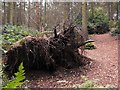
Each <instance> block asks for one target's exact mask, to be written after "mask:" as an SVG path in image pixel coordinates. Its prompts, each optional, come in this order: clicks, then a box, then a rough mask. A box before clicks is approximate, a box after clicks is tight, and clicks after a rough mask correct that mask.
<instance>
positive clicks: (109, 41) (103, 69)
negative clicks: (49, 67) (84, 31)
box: [27, 34, 118, 88]
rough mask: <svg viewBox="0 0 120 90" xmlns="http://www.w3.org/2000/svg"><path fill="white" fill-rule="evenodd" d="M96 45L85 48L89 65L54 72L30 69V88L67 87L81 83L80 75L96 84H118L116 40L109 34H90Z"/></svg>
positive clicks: (28, 77)
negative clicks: (92, 48) (92, 47)
mask: <svg viewBox="0 0 120 90" xmlns="http://www.w3.org/2000/svg"><path fill="white" fill-rule="evenodd" d="M90 38H91V39H92V40H94V41H95V42H94V44H95V46H96V47H97V48H96V49H94V50H86V53H85V56H87V57H88V60H90V61H91V63H90V64H89V65H86V66H84V67H79V68H73V69H64V68H61V67H60V68H59V69H58V70H57V71H56V72H55V73H54V74H48V73H45V72H42V71H31V72H30V73H29V74H28V76H27V79H28V80H29V81H30V83H29V85H28V87H30V88H67V87H69V88H70V87H73V85H75V84H81V83H82V80H81V75H82V76H86V77H87V78H88V79H89V80H93V81H95V82H96V84H97V85H98V86H106V85H108V84H109V85H114V86H116V87H117V85H118V40H117V37H115V36H114V37H113V36H111V35H110V34H102V35H92V36H90Z"/></svg>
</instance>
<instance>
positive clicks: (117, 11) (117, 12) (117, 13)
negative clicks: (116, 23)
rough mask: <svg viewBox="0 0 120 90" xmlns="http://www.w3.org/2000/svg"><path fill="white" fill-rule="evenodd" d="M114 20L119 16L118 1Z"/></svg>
mask: <svg viewBox="0 0 120 90" xmlns="http://www.w3.org/2000/svg"><path fill="white" fill-rule="evenodd" d="M116 15H117V16H116V20H118V18H119V2H116Z"/></svg>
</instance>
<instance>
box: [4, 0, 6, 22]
mask: <svg viewBox="0 0 120 90" xmlns="http://www.w3.org/2000/svg"><path fill="white" fill-rule="evenodd" d="M4 1H5V0H4ZM3 4H4V6H3V8H4V18H3V24H6V2H3Z"/></svg>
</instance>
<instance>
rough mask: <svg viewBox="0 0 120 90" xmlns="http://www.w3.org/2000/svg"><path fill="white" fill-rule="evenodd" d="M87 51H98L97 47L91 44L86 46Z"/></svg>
mask: <svg viewBox="0 0 120 90" xmlns="http://www.w3.org/2000/svg"><path fill="white" fill-rule="evenodd" d="M85 49H88V50H92V49H96V46H95V45H94V44H93V43H91V42H90V43H87V44H86V45H85Z"/></svg>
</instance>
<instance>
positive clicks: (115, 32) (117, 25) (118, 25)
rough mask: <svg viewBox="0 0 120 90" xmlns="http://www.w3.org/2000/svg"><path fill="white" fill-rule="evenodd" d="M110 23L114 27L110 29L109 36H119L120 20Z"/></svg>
mask: <svg viewBox="0 0 120 90" xmlns="http://www.w3.org/2000/svg"><path fill="white" fill-rule="evenodd" d="M112 23H113V24H114V23H115V25H114V26H112V27H111V35H113V36H115V35H118V34H120V20H118V21H113V22H112Z"/></svg>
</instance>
